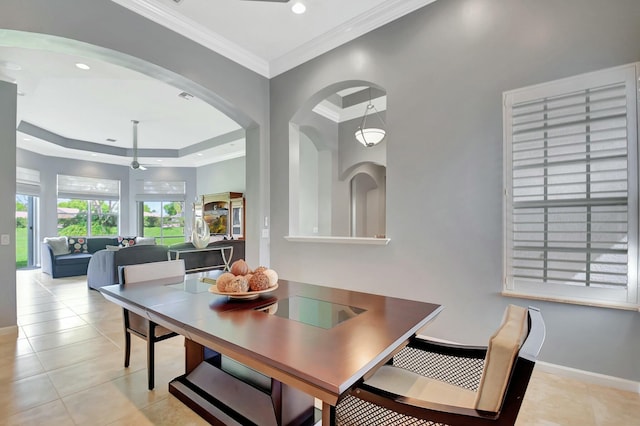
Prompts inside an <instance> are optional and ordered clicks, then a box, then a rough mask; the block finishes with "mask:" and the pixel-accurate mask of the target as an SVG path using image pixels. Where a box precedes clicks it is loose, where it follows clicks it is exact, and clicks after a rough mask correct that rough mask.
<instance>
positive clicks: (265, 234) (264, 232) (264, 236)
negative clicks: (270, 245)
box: [262, 229, 269, 238]
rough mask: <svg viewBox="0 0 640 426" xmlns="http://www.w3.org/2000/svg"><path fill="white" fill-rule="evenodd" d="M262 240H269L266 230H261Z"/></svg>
mask: <svg viewBox="0 0 640 426" xmlns="http://www.w3.org/2000/svg"><path fill="white" fill-rule="evenodd" d="M262 238H269V230H268V229H263V230H262Z"/></svg>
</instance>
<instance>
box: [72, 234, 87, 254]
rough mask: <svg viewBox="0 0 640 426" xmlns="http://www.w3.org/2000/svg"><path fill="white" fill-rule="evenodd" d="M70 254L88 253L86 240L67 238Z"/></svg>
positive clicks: (82, 238)
mask: <svg viewBox="0 0 640 426" xmlns="http://www.w3.org/2000/svg"><path fill="white" fill-rule="evenodd" d="M69 252H70V253H89V249H88V248H87V239H86V238H84V237H69Z"/></svg>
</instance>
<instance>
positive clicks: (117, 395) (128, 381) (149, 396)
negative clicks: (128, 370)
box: [62, 370, 168, 426]
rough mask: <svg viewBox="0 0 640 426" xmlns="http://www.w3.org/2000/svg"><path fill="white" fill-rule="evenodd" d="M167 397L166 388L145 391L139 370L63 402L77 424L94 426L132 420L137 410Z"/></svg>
mask: <svg viewBox="0 0 640 426" xmlns="http://www.w3.org/2000/svg"><path fill="white" fill-rule="evenodd" d="M159 383H161V382H159ZM167 396H168V390H167V388H166V387H165V386H161V385H160V384H159V385H158V386H157V387H156V389H155V390H153V391H151V392H150V391H148V390H147V372H146V370H139V371H136V372H135V373H132V374H129V375H126V376H123V377H120V378H118V379H115V380H112V381H109V382H107V383H104V384H101V385H98V386H94V387H92V388H90V389H87V390H84V391H81V392H77V393H75V394H72V395H69V396H66V397H63V398H62V400H63V402H64V403H65V405H66V407H67V410H68V411H69V413H70V414H71V417H72V418H73V421H74V422H75V423H76V424H78V425H96V426H97V425H104V424H108V423H111V422H113V421H116V420H118V419H120V418H126V417H130V416H134V415H135V414H136V413H137V412H138V410H139V409H142V408H145V407H147V406H149V405H150V404H152V403H153V402H157V401H159V400H160V399H162V398H167Z"/></svg>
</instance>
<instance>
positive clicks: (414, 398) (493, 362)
mask: <svg viewBox="0 0 640 426" xmlns="http://www.w3.org/2000/svg"><path fill="white" fill-rule="evenodd" d="M544 338H545V324H544V320H543V318H542V315H541V314H540V311H539V310H538V309H537V308H533V307H529V308H528V309H527V308H524V307H521V306H515V305H509V306H508V307H507V309H506V311H505V314H504V318H503V321H502V324H501V325H500V327H499V328H498V330H497V331H496V332H495V334H494V335H493V336H492V337H491V339H490V340H489V344H488V346H486V347H479V346H465V345H458V344H450V343H443V342H440V341H433V340H429V339H426V338H424V337H417V336H414V337H413V338H412V339H410V341H409V343H408V345H407V346H406V347H405V348H403V349H402V350H401V351H400V352H398V353H397V354H396V355H395V356H394V357H393V358H392V359H391V361H390V362H389V363H387V364H385V365H383V366H382V367H380V368H379V369H378V370H376V371H375V372H374V373H372V375H371V376H370V377H367V376H365V378H364V379H363V380H361V381H360V382H359V383H357V384H356V385H355V386H354V387H353V388H352V389H351V390H349V391H348V392H347V394H346V396H345V397H343V398H342V399H341V400H340V401H339V402H338V404H337V406H336V407H335V408H333V409H332V413H331V417H332V420H333V423H334V424H336V425H342V426H364V425H366V426H373V425H385V426H393V425H406V424H410V425H450V426H456V425H460V426H474V425H513V424H515V421H516V418H517V416H518V412H519V410H520V406H521V404H522V400H523V398H524V395H525V392H526V390H527V386H528V383H529V379H530V378H531V373H532V371H533V368H534V366H535V363H536V359H537V356H538V353H539V351H540V349H541V347H542V343H543V342H544Z"/></svg>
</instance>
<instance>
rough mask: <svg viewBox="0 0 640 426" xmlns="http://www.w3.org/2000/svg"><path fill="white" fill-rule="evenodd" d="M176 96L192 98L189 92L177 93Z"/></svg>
mask: <svg viewBox="0 0 640 426" xmlns="http://www.w3.org/2000/svg"><path fill="white" fill-rule="evenodd" d="M178 97H179V98H182V99H186V100H190V99H192V98H193V95H192V94H191V93H187V92H182V93H180V94H179V95H178Z"/></svg>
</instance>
